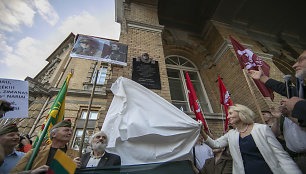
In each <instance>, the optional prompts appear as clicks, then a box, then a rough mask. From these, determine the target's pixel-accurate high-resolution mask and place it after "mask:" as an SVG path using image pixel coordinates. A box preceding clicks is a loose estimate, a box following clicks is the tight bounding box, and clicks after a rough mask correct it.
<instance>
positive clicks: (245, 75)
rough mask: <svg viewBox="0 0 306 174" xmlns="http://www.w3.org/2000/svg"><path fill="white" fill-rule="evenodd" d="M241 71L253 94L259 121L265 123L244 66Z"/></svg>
mask: <svg viewBox="0 0 306 174" xmlns="http://www.w3.org/2000/svg"><path fill="white" fill-rule="evenodd" d="M242 71H243V75H244V77H245V79H246V81H247V84H248V86H249V89H250V91H251V94H252V96H253V98H254V101H255V106H256V108H257V110H258V112H259V115H260V118H261V121H262V123H265V121H264V118H263V115H262V113H261V108H260V106H259V104H258V102H257V99H256V96H255V93H254V90H253V88H252V87H251V83H250V80H249V78H248V76H247V73H246V71H247V70H246V69H245V68H244V69H243V70H242Z"/></svg>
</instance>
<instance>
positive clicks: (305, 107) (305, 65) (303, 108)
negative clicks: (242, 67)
mask: <svg viewBox="0 0 306 174" xmlns="http://www.w3.org/2000/svg"><path fill="white" fill-rule="evenodd" d="M292 67H293V68H294V69H295V71H296V73H295V76H296V77H297V78H298V80H297V86H296V87H294V88H293V92H294V93H295V96H298V97H292V98H290V99H284V100H283V103H284V105H285V106H286V108H287V110H288V111H289V112H291V115H292V117H295V118H297V119H298V122H299V125H300V126H302V127H306V100H305V98H306V87H305V86H304V85H303V80H306V51H304V52H303V53H302V54H301V55H300V56H299V58H298V59H297V62H296V63H295V64H294V65H293V66H292ZM249 75H250V76H251V77H252V78H253V79H259V80H260V81H261V82H263V83H264V84H265V86H267V87H268V88H271V89H273V90H274V91H275V92H277V93H279V94H281V95H283V96H286V85H285V84H284V83H282V82H279V81H276V80H274V79H271V78H269V77H267V76H266V75H264V73H263V71H262V70H261V69H260V70H259V71H256V70H250V71H249ZM304 94H305V95H304Z"/></svg>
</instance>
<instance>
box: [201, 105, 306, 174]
mask: <svg viewBox="0 0 306 174" xmlns="http://www.w3.org/2000/svg"><path fill="white" fill-rule="evenodd" d="M254 117H255V114H254V112H253V111H252V110H251V109H249V108H248V107H246V106H244V105H240V104H236V105H234V106H230V108H229V111H228V118H229V124H231V125H233V126H234V127H235V128H236V129H232V130H229V131H228V132H227V133H226V134H225V135H224V136H222V137H220V138H218V139H216V140H213V139H211V138H210V137H208V136H207V134H206V133H205V132H204V130H203V129H202V130H201V134H202V136H203V137H204V140H205V141H204V142H205V143H206V144H207V145H208V146H210V147H211V148H222V147H226V146H229V148H230V152H231V155H232V158H233V173H235V174H237V173H239V174H240V173H241V174H244V173H246V174H251V173H256V174H257V173H265V174H268V173H277V174H283V173H292V174H293V173H297V174H300V173H302V172H301V171H300V169H299V168H298V167H297V165H296V164H295V163H294V161H293V160H292V159H291V158H290V156H289V155H288V153H287V152H286V151H284V149H283V148H282V146H281V144H280V143H279V142H278V141H277V139H276V138H275V136H274V134H273V132H272V131H271V129H270V128H269V126H267V125H264V124H258V123H254V121H253V119H254Z"/></svg>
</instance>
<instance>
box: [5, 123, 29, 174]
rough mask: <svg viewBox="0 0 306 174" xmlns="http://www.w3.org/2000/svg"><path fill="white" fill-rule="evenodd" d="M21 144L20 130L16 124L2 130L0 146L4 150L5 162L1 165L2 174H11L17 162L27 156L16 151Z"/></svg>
mask: <svg viewBox="0 0 306 174" xmlns="http://www.w3.org/2000/svg"><path fill="white" fill-rule="evenodd" d="M18 143H19V133H18V128H17V125H16V124H15V123H13V124H8V125H5V126H3V127H2V128H0V145H1V146H2V147H3V149H4V161H3V163H2V164H0V174H2V173H9V171H10V170H11V169H12V168H13V167H15V165H16V164H17V162H18V161H19V160H20V159H21V158H22V157H23V156H24V155H25V153H23V152H18V151H15V149H14V148H15V146H16V145H17V144H18Z"/></svg>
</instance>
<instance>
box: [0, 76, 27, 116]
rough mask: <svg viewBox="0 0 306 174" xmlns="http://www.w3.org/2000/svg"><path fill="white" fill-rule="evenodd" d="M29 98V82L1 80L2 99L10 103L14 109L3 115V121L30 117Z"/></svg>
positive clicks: (0, 92) (0, 94) (0, 93)
mask: <svg viewBox="0 0 306 174" xmlns="http://www.w3.org/2000/svg"><path fill="white" fill-rule="evenodd" d="M28 98H29V85H28V82H26V81H22V80H13V79H3V78H0V99H4V100H6V101H8V102H10V103H11V107H13V108H14V110H13V111H8V112H6V113H5V114H3V117H2V119H6V118H25V117H28Z"/></svg>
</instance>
